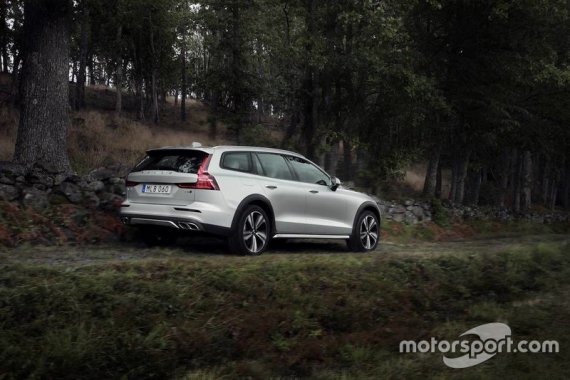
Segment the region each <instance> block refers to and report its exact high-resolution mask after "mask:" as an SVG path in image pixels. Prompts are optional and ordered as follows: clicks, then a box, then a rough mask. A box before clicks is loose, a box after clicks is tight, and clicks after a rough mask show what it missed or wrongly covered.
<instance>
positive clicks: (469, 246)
mask: <svg viewBox="0 0 570 380" xmlns="http://www.w3.org/2000/svg"><path fill="white" fill-rule="evenodd" d="M543 243H555V244H557V245H558V244H560V245H561V244H567V243H570V235H532V236H518V237H502V238H485V239H474V240H465V241H454V242H435V243H432V242H411V243H397V242H391V241H385V242H382V244H381V245H380V246H379V248H378V249H377V250H376V251H375V252H374V253H371V254H364V255H365V257H374V255H383V256H384V257H389V258H397V257H402V256H433V255H442V254H457V255H465V254H480V253H486V252H487V253H488V252H491V253H492V252H498V251H502V250H507V249H520V248H522V247H529V246H535V245H538V244H543ZM300 256H301V257H318V256H323V257H325V256H326V257H331V256H336V257H344V256H346V257H347V258H349V257H353V258H354V257H358V258H362V256H363V254H356V253H350V252H347V250H346V247H345V244H344V243H343V242H334V241H332V242H331V241H302V240H296V241H295V240H293V241H290V242H287V243H286V244H284V243H276V244H273V246H272V247H271V248H270V250H269V251H267V252H266V253H265V254H263V256H262V260H271V259H284V260H287V259H299V258H300ZM168 258H176V259H182V260H208V261H219V259H222V258H223V259H224V260H229V261H230V262H232V261H233V260H244V259H247V258H241V257H236V256H233V255H230V254H229V253H228V252H227V250H226V248H225V245H224V243H223V242H222V241H220V240H216V239H209V238H201V239H194V240H187V241H182V242H180V244H178V245H177V246H174V247H169V248H146V247H144V246H142V245H139V244H132V243H131V244H115V245H106V246H102V245H92V246H76V247H69V246H68V247H30V246H28V247H25V246H24V247H18V248H14V249H8V250H4V251H3V252H0V265H8V264H17V263H21V264H32V265H89V264H100V263H104V262H113V261H125V260H149V259H151V260H152V259H168ZM254 260H259V258H254Z"/></svg>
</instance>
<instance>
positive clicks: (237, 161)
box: [221, 152, 251, 172]
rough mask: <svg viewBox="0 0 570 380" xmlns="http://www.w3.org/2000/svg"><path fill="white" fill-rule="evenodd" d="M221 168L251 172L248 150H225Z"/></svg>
mask: <svg viewBox="0 0 570 380" xmlns="http://www.w3.org/2000/svg"><path fill="white" fill-rule="evenodd" d="M221 166H222V168H224V169H229V170H237V171H240V172H251V163H250V160H249V153H248V152H227V153H224V155H223V157H222V165H221Z"/></svg>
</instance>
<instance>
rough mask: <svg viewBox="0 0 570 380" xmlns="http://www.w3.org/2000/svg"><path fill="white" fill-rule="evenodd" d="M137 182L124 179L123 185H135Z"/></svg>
mask: <svg viewBox="0 0 570 380" xmlns="http://www.w3.org/2000/svg"><path fill="white" fill-rule="evenodd" d="M138 184H139V183H138V182H134V181H129V180H126V181H125V186H126V187H135V186H136V185H138Z"/></svg>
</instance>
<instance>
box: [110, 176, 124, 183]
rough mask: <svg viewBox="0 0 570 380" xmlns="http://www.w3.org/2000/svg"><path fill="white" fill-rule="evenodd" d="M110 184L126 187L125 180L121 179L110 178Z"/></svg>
mask: <svg viewBox="0 0 570 380" xmlns="http://www.w3.org/2000/svg"><path fill="white" fill-rule="evenodd" d="M109 183H110V184H111V185H124V184H125V179H124V178H120V177H113V178H109Z"/></svg>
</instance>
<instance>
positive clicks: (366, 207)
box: [352, 201, 382, 231]
mask: <svg viewBox="0 0 570 380" xmlns="http://www.w3.org/2000/svg"><path fill="white" fill-rule="evenodd" d="M364 211H371V212H372V213H373V214H374V215H376V218H378V228H380V225H381V224H382V216H381V215H380V210H379V209H378V206H376V204H375V203H374V202H372V201H367V202H364V203H363V204H361V205H360V207H359V208H358V210H356V215H355V216H354V221H353V222H352V230H353V231H356V223H357V222H358V217H359V216H360V215H361V214H362V213H363V212H364Z"/></svg>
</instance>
